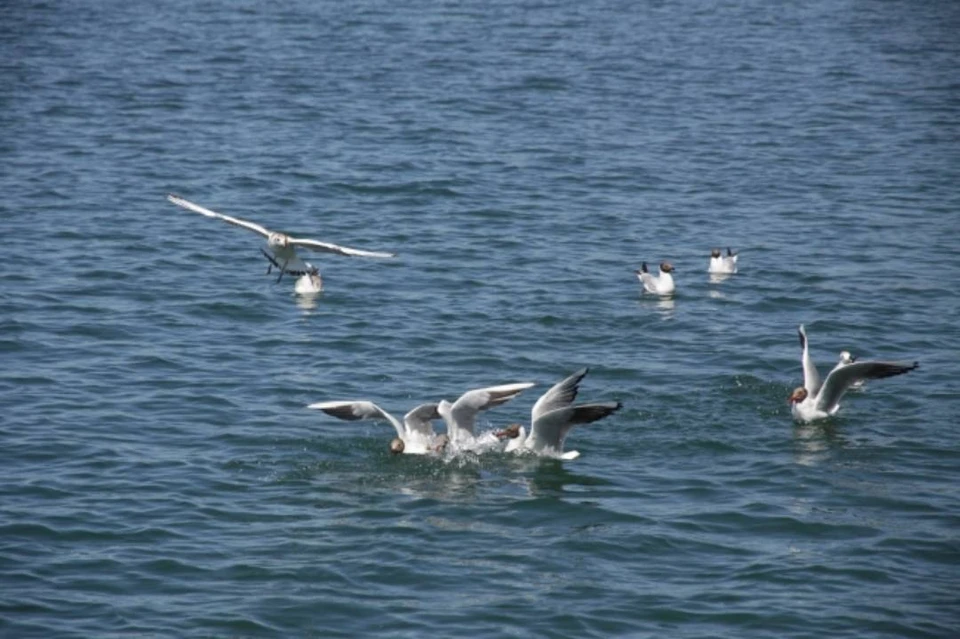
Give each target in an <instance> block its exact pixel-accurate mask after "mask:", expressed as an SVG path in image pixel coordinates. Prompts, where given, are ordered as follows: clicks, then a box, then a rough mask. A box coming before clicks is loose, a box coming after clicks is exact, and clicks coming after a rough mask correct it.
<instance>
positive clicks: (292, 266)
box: [167, 194, 396, 292]
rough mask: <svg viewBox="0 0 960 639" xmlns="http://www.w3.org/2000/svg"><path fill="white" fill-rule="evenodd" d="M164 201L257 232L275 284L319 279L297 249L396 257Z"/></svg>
mask: <svg viewBox="0 0 960 639" xmlns="http://www.w3.org/2000/svg"><path fill="white" fill-rule="evenodd" d="M167 199H168V200H170V201H171V202H173V203H174V204H176V205H177V206H182V207H183V208H185V209H187V210H189V211H193V212H194V213H199V214H200V215H205V216H207V217H212V218H217V219H221V220H223V221H224V222H228V223H230V224H234V225H236V226H242V227H243V228H245V229H249V230H251V231H253V232H255V233H259V234H260V235H262V236H264V237H265V238H267V249H269V252H267V251H266V250H264V249H260V251H261V252H262V253H263V255H264V256H265V257H266V258H267V260H268V261H269V262H270V266H268V267H267V273H268V274H269V273H270V272H271V271H272V270H273V267H274V266H276V267H277V268H278V269H279V270H280V275H279V276H277V282H279V281H280V279H281V278H282V277H283V276H284V274H285V273H289V274H290V275H298V276H300V277H303V276H304V275H311V274H314V275H317V276H318V279H319V271H318V270H317V268H316V267H315V266H313V265H312V264H310V263H309V262H307V261H305V260H302V259H300V256H299V255H297V247H298V246H299V247H303V248H305V249H310V250H311V251H317V252H320V253H335V254H337V255H347V256H350V257H396V254H395V253H381V252H377V251H363V250H360V249H353V248H347V247H346V246H338V245H336V244H329V243H327V242H320V241H318V240H309V239H302V238H295V237H290V236H289V235H287V234H285V233H277V232H275V231H270V230H268V229H266V228H264V227H262V226H260V225H259V224H257V223H255V222H248V221H247V220H241V219H240V218H237V217H230V216H229V215H224V214H222V213H217V212H216V211H211V210H210V209H206V208H204V207H202V206H200V205H199V204H194V203H193V202H189V201H187V200H185V199H183V198H182V197H179V196H177V195H173V194H171V195H168V196H167ZM313 292H316V291H313Z"/></svg>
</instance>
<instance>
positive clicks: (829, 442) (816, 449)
mask: <svg viewBox="0 0 960 639" xmlns="http://www.w3.org/2000/svg"><path fill="white" fill-rule="evenodd" d="M793 442H794V459H795V461H796V463H798V464H800V465H801V466H816V465H817V464H819V463H820V462H822V461H824V460H825V459H827V458H829V457H830V455H831V453H832V451H833V450H835V449H837V448H842V447H844V446H846V444H847V441H846V440H845V439H844V438H843V437H842V436H841V435H840V434H839V433H838V432H837V429H836V427H835V426H834V425H833V424H826V423H820V424H802V425H798V426H795V427H794V429H793Z"/></svg>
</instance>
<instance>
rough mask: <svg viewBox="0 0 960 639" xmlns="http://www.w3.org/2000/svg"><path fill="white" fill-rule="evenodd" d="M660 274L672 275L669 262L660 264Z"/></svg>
mask: <svg viewBox="0 0 960 639" xmlns="http://www.w3.org/2000/svg"><path fill="white" fill-rule="evenodd" d="M660 272H661V273H672V272H673V265H672V264H671V263H670V262H660Z"/></svg>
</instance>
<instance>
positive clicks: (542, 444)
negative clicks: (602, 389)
mask: <svg viewBox="0 0 960 639" xmlns="http://www.w3.org/2000/svg"><path fill="white" fill-rule="evenodd" d="M622 406H623V404H621V403H620V402H598V403H595V404H581V405H579V406H566V407H564V408H557V409H556V410H552V411H549V412H547V413H543V414H542V415H540V417H539V418H538V419H537V420H536V421H535V422H533V426H532V427H531V429H530V435H531V438H532V439H533V442H534V446H535V447H536V448H538V449H542V448H553V449H554V450H556V451H557V452H558V453H560V452H563V441H564V440H565V439H566V438H567V433H569V432H570V429H571V428H573V427H574V426H576V425H578V424H590V423H593V422H596V421H599V420H601V419H603V418H604V417H609V416H610V415H612V414H613V413H615V412H616V411H618V410H620V408H621V407H622Z"/></svg>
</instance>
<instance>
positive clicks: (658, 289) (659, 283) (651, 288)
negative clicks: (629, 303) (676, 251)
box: [636, 262, 676, 295]
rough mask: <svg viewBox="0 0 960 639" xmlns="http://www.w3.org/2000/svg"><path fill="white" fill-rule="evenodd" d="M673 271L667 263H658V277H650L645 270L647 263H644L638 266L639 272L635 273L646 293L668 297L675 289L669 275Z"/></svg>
mask: <svg viewBox="0 0 960 639" xmlns="http://www.w3.org/2000/svg"><path fill="white" fill-rule="evenodd" d="M673 271H674V268H673V266H671V265H670V263H669V262H660V277H654V276H653V275H650V272H649V271H648V270H647V263H646V262H644V263H643V264H641V265H640V270H639V271H637V272H636V273H637V277H638V278H640V283H641V284H643V288H644V290H645V291H646V292H648V293H653V294H655V295H670V294H672V293H673V291H674V290H675V289H676V286H675V285H674V283H673V276H672V275H670V274H671V273H672V272H673Z"/></svg>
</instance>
